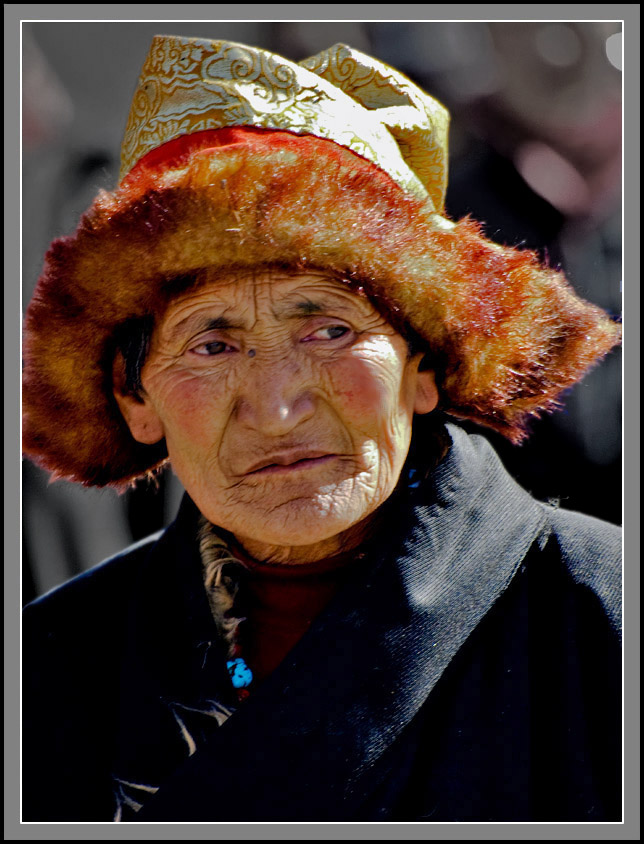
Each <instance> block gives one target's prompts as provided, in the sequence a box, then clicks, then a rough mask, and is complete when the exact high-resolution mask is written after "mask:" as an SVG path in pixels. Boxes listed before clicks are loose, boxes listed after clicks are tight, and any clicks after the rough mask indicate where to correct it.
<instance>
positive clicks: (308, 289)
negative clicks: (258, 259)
mask: <svg viewBox="0 0 644 844" xmlns="http://www.w3.org/2000/svg"><path fill="white" fill-rule="evenodd" d="M201 310H208V311H211V312H212V313H213V314H214V315H215V316H222V317H227V318H228V319H229V320H231V321H232V322H235V324H236V323H237V322H240V321H241V322H243V323H247V322H253V321H254V319H256V318H257V317H258V316H259V315H271V316H274V317H276V318H280V317H289V316H291V315H295V316H297V315H300V316H310V315H314V314H316V313H329V312H336V313H337V314H338V315H341V314H342V313H346V314H347V315H349V314H351V313H355V315H360V316H363V317H365V316H370V315H373V316H374V317H375V316H379V312H378V310H377V308H376V307H375V305H374V304H373V303H372V302H371V301H370V299H369V298H368V296H367V295H366V293H365V291H364V289H363V288H362V287H361V286H360V285H359V284H356V283H355V282H352V281H350V280H348V279H343V278H341V277H338V276H335V275H333V274H331V273H328V272H325V271H323V270H306V271H299V270H288V269H279V268H272V267H268V268H259V269H241V270H234V271H230V272H226V273H221V272H218V273H217V274H215V273H208V272H207V271H205V272H203V273H201V274H200V275H199V277H198V279H197V280H196V281H195V283H194V285H193V286H191V287H190V289H188V290H184V291H182V292H180V293H177V294H176V295H175V296H173V297H172V298H171V299H170V300H169V302H168V303H167V305H166V307H165V309H164V311H163V313H162V314H161V318H160V319H159V320H158V322H157V327H158V328H162V329H163V330H164V331H167V330H170V331H172V330H173V329H174V328H176V327H177V326H180V325H181V324H182V322H183V321H184V320H185V319H187V318H189V317H190V315H191V314H192V313H194V312H196V311H201Z"/></svg>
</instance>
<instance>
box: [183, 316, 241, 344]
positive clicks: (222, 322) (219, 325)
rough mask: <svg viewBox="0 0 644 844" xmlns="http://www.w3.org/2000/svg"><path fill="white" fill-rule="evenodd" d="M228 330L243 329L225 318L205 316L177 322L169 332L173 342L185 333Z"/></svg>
mask: <svg viewBox="0 0 644 844" xmlns="http://www.w3.org/2000/svg"><path fill="white" fill-rule="evenodd" d="M230 328H243V326H242V325H241V324H239V323H235V322H233V320H231V319H228V317H225V316H218V317H214V318H212V317H211V318H209V317H207V316H200V315H196V316H189V317H186V318H185V319H182V320H181V321H180V322H178V323H177V324H176V325H175V326H174V328H172V329H171V331H170V339H171V340H174V339H177V338H179V337H182V336H183V335H184V334H186V333H192V332H193V331H194V332H201V331H218V330H222V329H224V330H225V329H230Z"/></svg>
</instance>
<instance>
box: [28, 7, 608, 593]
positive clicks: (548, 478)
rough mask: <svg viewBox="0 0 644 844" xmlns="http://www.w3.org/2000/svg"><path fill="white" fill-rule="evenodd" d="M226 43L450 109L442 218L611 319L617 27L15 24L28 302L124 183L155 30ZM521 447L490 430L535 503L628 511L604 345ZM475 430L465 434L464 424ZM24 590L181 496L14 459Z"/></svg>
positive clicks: (115, 540) (116, 542) (170, 488)
mask: <svg viewBox="0 0 644 844" xmlns="http://www.w3.org/2000/svg"><path fill="white" fill-rule="evenodd" d="M159 33H160V34H176V35H188V36H197V37H204V38H209V37H212V38H218V39H222V38H223V39H229V40H231V41H239V42H241V43H246V44H251V45H254V46H258V47H264V48H267V49H270V50H273V51H274V52H277V53H280V54H282V55H284V56H285V57H287V58H289V59H292V60H295V61H299V60H300V59H303V58H305V57H306V56H309V55H312V54H314V53H316V52H318V51H319V50H321V49H323V48H325V47H328V46H331V45H332V44H335V43H337V42H344V43H346V44H350V45H351V46H353V47H355V48H357V49H359V50H363V51H364V52H366V53H369V54H371V55H373V56H376V57H378V58H380V59H382V60H384V61H385V62H388V63H389V64H392V65H393V66H394V67H396V68H397V69H399V70H401V71H403V72H404V73H406V74H407V76H409V77H410V78H411V79H412V80H413V81H414V82H416V83H417V84H419V85H420V86H421V87H422V88H424V89H425V90H427V91H428V92H429V93H430V94H432V95H434V96H436V97H437V98H438V99H439V100H441V101H442V102H443V103H444V104H445V105H446V106H447V107H448V108H449V110H450V111H451V113H452V123H451V130H450V182H449V187H448V192H447V215H448V216H450V217H451V218H453V219H460V218H461V217H463V216H466V215H472V216H473V217H474V218H476V219H478V220H480V221H482V222H483V223H484V228H485V231H486V233H487V235H488V236H489V237H490V238H492V239H493V240H496V241H497V242H499V243H504V244H507V245H512V246H520V247H523V248H529V249H534V250H537V251H538V252H539V254H540V255H541V257H542V259H544V260H546V261H548V262H549V263H550V264H551V265H552V266H557V267H561V268H562V269H563V270H564V271H565V272H566V274H567V276H568V278H569V280H570V282H571V283H572V284H573V286H574V287H575V288H576V290H577V292H578V293H579V294H580V295H581V296H582V297H583V298H585V299H588V300H589V301H592V302H595V303H596V304H598V305H600V306H601V307H603V308H604V309H605V310H607V311H608V312H609V313H610V314H612V315H614V316H619V315H620V313H621V277H622V276H621V272H622V268H621V255H622V243H621V230H622V223H621V217H620V213H621V193H620V191H621V125H622V121H621V90H622V87H621V66H622V65H621V57H622V36H621V24H620V23H619V22H616V23H610V22H595V23H593V22H590V23H579V22H574V23H567V22H559V21H558V22H544V21H537V22H529V23H528V22H526V23H524V22H512V23H510V22H508V23H503V22H500V23H481V22H426V23H422V22H420V23H419V22H394V23H374V22H371V23H359V22H318V23H313V22H301V23H296V22H275V23H270V22H268V23H267V22H237V23H235V22H227V21H222V22H208V23H186V22H177V23H161V24H160V23H155V22H141V23H131V22H103V23H68V22H50V23H23V25H22V40H23V43H22V48H23V49H22V56H23V71H22V121H23V126H22V129H23V159H22V161H23V170H22V191H23V193H22V201H23V242H22V250H23V297H24V305H25V306H26V304H27V303H28V302H29V299H30V298H31V295H32V293H33V289H34V286H35V283H36V280H37V278H38V276H39V273H40V270H41V267H42V262H43V256H44V253H45V251H46V249H47V247H48V245H49V243H50V242H51V240H52V239H53V238H54V237H57V236H59V235H63V234H69V233H71V232H72V231H73V230H74V229H75V227H76V225H77V222H78V218H79V217H80V215H81V213H82V212H83V211H84V210H85V209H86V208H87V206H88V205H89V204H90V203H91V201H92V199H93V198H94V196H95V194H96V193H97V191H98V190H99V189H100V188H106V189H112V188H113V187H115V185H116V182H117V173H118V155H119V147H120V142H121V137H122V133H123V129H124V127H125V122H126V119H127V115H128V112H129V107H130V100H131V97H132V94H133V92H134V88H135V86H136V82H137V78H138V74H139V71H140V69H141V66H142V64H143V61H144V59H145V56H146V53H147V50H148V47H149V44H150V41H151V39H152V37H153V36H154V35H156V34H159ZM564 400H565V404H564V408H563V409H562V410H561V411H559V412H558V413H556V414H553V415H551V416H548V417H545V418H543V419H541V420H539V421H538V422H536V423H534V424H533V426H532V431H533V433H532V436H531V437H530V439H528V440H527V442H526V443H524V444H523V445H521V446H518V447H516V446H511V445H509V444H508V443H507V442H506V441H505V440H503V439H502V438H501V437H499V436H497V435H495V434H493V433H490V432H484V433H485V435H486V436H487V437H488V438H489V439H490V441H491V442H492V443H493V445H494V446H495V448H496V449H497V451H498V453H499V454H500V455H501V458H502V459H503V461H504V463H505V464H506V466H507V467H508V469H509V470H510V472H511V473H512V474H513V475H514V476H515V478H517V480H518V481H519V482H520V483H521V484H522V485H523V486H524V487H525V488H526V489H528V490H530V491H531V492H532V493H533V495H535V496H536V497H537V498H539V499H540V500H555V501H559V502H560V504H561V506H563V507H566V508H568V509H573V510H580V511H582V512H585V513H588V514H590V515H593V516H597V517H599V518H603V519H607V520H609V521H611V522H614V523H619V522H620V520H621V512H622V509H621V508H622V501H621V360H620V353H619V352H615V353H613V354H611V355H610V356H609V357H608V358H607V359H606V360H605V361H604V362H603V363H602V364H601V365H600V366H599V367H598V368H597V369H595V370H594V371H593V372H592V373H591V374H590V375H589V376H587V378H586V379H585V380H584V381H583V382H582V383H581V384H580V385H578V386H577V387H575V388H574V389H573V390H571V391H570V392H569V393H568V394H567V395H566V396H565V397H564ZM469 427H470V429H472V430H473V427H472V426H469ZM23 466H24V475H23V600H24V602H25V603H26V602H28V601H29V600H31V599H32V598H33V597H35V596H36V595H39V594H42V593H43V592H46V591H48V590H49V589H51V588H53V587H54V586H56V585H57V584H59V583H61V582H63V581H64V580H66V579H68V578H69V577H72V576H73V575H75V574H77V573H79V572H80V571H82V570H83V569H85V568H88V567H90V566H92V565H94V564H96V563H97V562H99V561H100V560H102V559H104V558H105V557H106V556H108V555H110V554H113V553H116V552H117V551H119V550H121V549H122V548H124V547H125V546H126V545H128V544H130V543H131V542H132V541H134V540H136V539H139V538H141V537H143V536H146V535H147V534H149V533H152V532H154V531H155V530H158V529H159V528H161V527H162V526H163V525H165V524H167V523H168V522H169V521H171V520H172V518H173V517H174V515H175V513H176V510H177V507H178V504H179V501H180V499H181V495H182V490H181V488H180V485H179V484H178V482H177V481H176V479H175V478H174V476H173V475H172V473H171V471H170V470H168V471H166V473H165V474H164V475H163V476H162V477H161V479H160V481H159V484H158V486H156V487H149V486H148V485H147V484H143V485H141V486H139V487H136V488H134V489H132V490H131V491H129V492H128V493H126V494H125V495H122V496H118V495H116V493H114V492H112V491H111V490H92V489H85V488H83V487H80V486H77V485H75V484H69V483H66V482H62V481H58V482H56V483H54V484H50V483H49V479H48V476H47V474H46V473H44V472H42V471H41V470H40V469H38V468H36V467H35V466H33V465H32V464H31V463H30V462H29V461H24V464H23Z"/></svg>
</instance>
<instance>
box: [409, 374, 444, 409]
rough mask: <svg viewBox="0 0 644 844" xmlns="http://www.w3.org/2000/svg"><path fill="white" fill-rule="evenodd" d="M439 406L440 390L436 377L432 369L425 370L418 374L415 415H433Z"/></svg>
mask: <svg viewBox="0 0 644 844" xmlns="http://www.w3.org/2000/svg"><path fill="white" fill-rule="evenodd" d="M437 404H438V388H437V387H436V376H435V374H434V371H433V370H431V369H423V370H422V371H419V372H417V373H416V398H415V401H414V413H431V412H432V410H435V408H436V406H437Z"/></svg>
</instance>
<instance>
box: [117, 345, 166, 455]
mask: <svg viewBox="0 0 644 844" xmlns="http://www.w3.org/2000/svg"><path fill="white" fill-rule="evenodd" d="M112 392H113V393H114V398H115V399H116V403H117V404H118V406H119V409H120V411H121V414H122V415H123V418H124V419H125V421H126V422H127V426H128V428H129V429H130V433H131V434H132V436H133V437H134V439H135V440H136V441H137V442H139V443H144V444H145V445H154V444H155V443H158V442H159V440H162V439H163V437H164V436H165V432H164V430H163V425H162V423H161V420H160V419H159V416H158V415H157V412H156V410H155V409H154V406H153V405H152V402H151V401H150V399H149V397H148V396H147V395H146V394H145V391H144V390H142V391H141V394H139V393H133V392H132V390H130V389H128V387H127V381H126V377H125V360H124V359H123V355H122V354H121V353H120V352H118V353H117V355H116V357H115V358H114V364H113V366H112Z"/></svg>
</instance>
